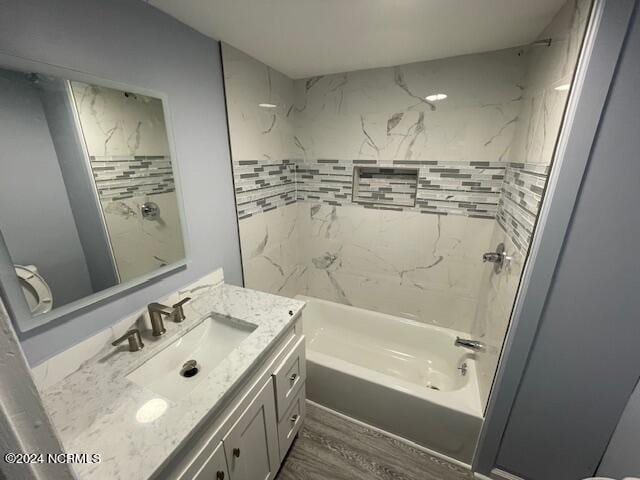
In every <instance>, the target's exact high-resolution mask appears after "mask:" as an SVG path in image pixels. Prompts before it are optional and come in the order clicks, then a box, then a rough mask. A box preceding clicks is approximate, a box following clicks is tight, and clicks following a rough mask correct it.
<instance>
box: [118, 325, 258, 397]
mask: <svg viewBox="0 0 640 480" xmlns="http://www.w3.org/2000/svg"><path fill="white" fill-rule="evenodd" d="M256 328H257V326H256V325H253V324H250V323H245V322H240V321H238V320H234V319H232V318H227V317H222V316H213V315H212V316H209V317H207V318H206V319H204V320H203V321H202V323H200V324H199V325H198V326H197V327H195V328H194V329H193V330H191V331H189V332H188V333H186V334H185V335H183V336H182V337H180V338H178V339H177V340H175V341H174V342H173V343H171V344H170V345H169V346H167V348H165V349H164V350H162V351H161V352H159V353H158V354H156V355H154V356H153V357H151V358H150V359H149V360H147V361H146V362H145V363H143V364H142V365H141V366H140V367H138V368H137V369H135V370H134V371H133V372H131V373H130V374H129V375H127V378H128V379H129V380H131V381H132V382H134V383H136V384H138V385H140V386H142V387H145V388H147V389H149V390H151V391H153V392H155V393H158V394H159V395H162V396H164V397H166V398H169V399H172V400H179V399H180V398H182V397H184V396H185V395H187V394H188V393H189V392H191V390H193V388H195V386H196V385H198V384H199V383H200V382H201V381H202V380H203V379H204V378H206V377H207V376H208V375H209V373H211V371H212V370H213V369H214V368H215V367H216V366H217V365H218V364H220V363H221V362H222V361H223V360H224V359H225V358H226V357H227V356H228V355H229V354H230V353H231V352H232V351H233V350H234V349H235V348H236V347H237V346H238V345H240V343H241V342H242V341H243V340H244V339H245V338H247V337H248V336H249V335H251V332H253V331H254V330H255V329H256Z"/></svg>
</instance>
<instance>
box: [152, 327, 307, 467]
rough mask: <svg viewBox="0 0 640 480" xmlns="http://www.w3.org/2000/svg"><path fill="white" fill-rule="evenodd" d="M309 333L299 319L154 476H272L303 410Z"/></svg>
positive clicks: (278, 465)
mask: <svg viewBox="0 0 640 480" xmlns="http://www.w3.org/2000/svg"><path fill="white" fill-rule="evenodd" d="M304 345H305V338H304V336H303V335H302V334H301V326H300V324H299V322H298V323H296V324H295V325H294V326H293V327H291V328H290V329H289V331H287V333H286V334H285V335H284V336H283V338H282V339H281V340H280V341H279V342H278V344H277V345H276V346H274V347H272V348H271V349H270V353H267V354H266V355H265V360H263V361H262V362H260V366H258V367H257V368H256V369H255V370H254V371H253V374H251V373H248V374H247V378H246V380H245V381H244V382H243V385H242V386H241V387H240V388H238V389H237V391H236V393H235V394H234V395H233V396H232V397H231V398H230V400H229V401H228V402H226V404H225V406H224V407H223V408H222V409H221V410H220V412H218V413H215V414H213V418H212V419H211V420H208V421H205V424H204V425H203V426H202V427H201V428H199V429H197V431H194V433H193V435H192V437H191V438H189V439H188V440H187V441H186V442H185V445H184V446H183V447H181V448H180V449H179V451H178V452H177V453H176V455H175V456H174V457H173V458H172V459H170V460H169V461H168V462H167V464H166V465H165V467H164V468H162V469H160V471H157V472H156V473H155V474H154V476H153V478H158V479H160V478H161V479H163V480H164V479H176V480H272V479H273V478H275V476H276V474H277V473H278V470H279V468H280V465H281V462H282V460H283V459H284V457H285V455H286V453H287V451H288V450H289V448H290V447H291V444H292V443H293V440H294V438H295V436H296V435H297V434H298V432H299V431H300V428H301V427H302V424H303V422H304V415H305V388H304V382H305V380H306V366H305V349H304Z"/></svg>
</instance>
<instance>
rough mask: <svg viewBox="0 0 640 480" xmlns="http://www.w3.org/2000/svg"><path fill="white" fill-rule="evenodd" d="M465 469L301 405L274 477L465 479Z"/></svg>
mask: <svg viewBox="0 0 640 480" xmlns="http://www.w3.org/2000/svg"><path fill="white" fill-rule="evenodd" d="M472 478H473V475H472V474H471V472H469V471H468V470H465V469H463V468H460V467H458V466H457V465H453V464H451V463H449V462H447V461H444V460H441V459H439V458H437V457H434V456H433V455H429V454H428V453H425V452H422V451H420V450H417V449H415V448H412V447H411V446H409V445H407V444H405V443H403V442H399V441H398V440H395V439H393V438H391V437H388V436H386V435H382V434H380V433H378V432H376V431H374V430H371V429H369V428H366V427H363V426H360V425H358V424H356V423H353V422H350V421H347V420H345V419H343V418H342V417H339V416H337V415H334V414H332V413H330V412H327V411H326V410H324V409H321V408H318V407H316V406H314V405H310V404H307V418H306V420H305V424H304V426H303V428H302V430H301V431H300V434H299V436H298V438H297V439H296V440H295V442H294V444H293V446H292V447H291V450H290V451H289V454H288V455H287V458H286V459H285V461H284V463H283V465H282V468H281V469H280V472H279V473H278V476H277V477H276V480H468V479H472Z"/></svg>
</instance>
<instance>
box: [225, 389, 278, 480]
mask: <svg viewBox="0 0 640 480" xmlns="http://www.w3.org/2000/svg"><path fill="white" fill-rule="evenodd" d="M222 443H223V445H224V453H225V456H226V458H227V466H228V467H229V474H230V476H231V478H232V479H234V480H236V479H237V480H240V479H246V480H254V479H255V480H271V479H272V478H274V477H275V476H276V473H278V467H279V466H280V455H279V447H278V429H277V424H276V410H275V403H274V397H273V385H272V382H271V380H268V381H267V383H266V384H265V386H264V387H262V390H261V391H260V393H259V394H258V396H257V397H256V398H255V399H254V400H253V402H252V403H251V405H249V407H248V408H247V409H246V410H245V411H244V413H243V414H242V416H241V417H240V418H239V419H238V421H237V422H236V423H235V425H234V426H233V427H231V430H229V432H228V433H227V434H226V435H225V436H224V440H223V441H222Z"/></svg>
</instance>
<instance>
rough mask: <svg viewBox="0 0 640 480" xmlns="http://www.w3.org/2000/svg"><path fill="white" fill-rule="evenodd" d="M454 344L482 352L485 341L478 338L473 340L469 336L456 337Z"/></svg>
mask: <svg viewBox="0 0 640 480" xmlns="http://www.w3.org/2000/svg"><path fill="white" fill-rule="evenodd" d="M454 345H455V346H456V347H464V348H470V349H471V350H474V351H476V352H481V351H483V350H484V343H482V342H480V341H478V340H471V339H469V338H460V337H456V341H455V343H454Z"/></svg>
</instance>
